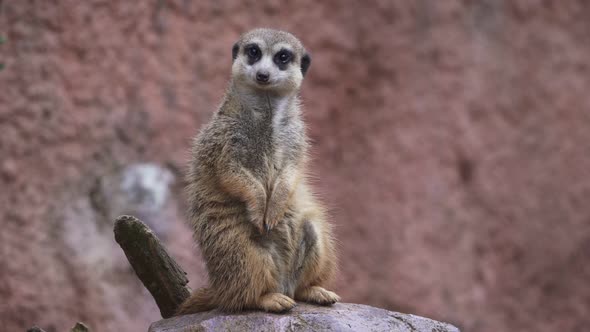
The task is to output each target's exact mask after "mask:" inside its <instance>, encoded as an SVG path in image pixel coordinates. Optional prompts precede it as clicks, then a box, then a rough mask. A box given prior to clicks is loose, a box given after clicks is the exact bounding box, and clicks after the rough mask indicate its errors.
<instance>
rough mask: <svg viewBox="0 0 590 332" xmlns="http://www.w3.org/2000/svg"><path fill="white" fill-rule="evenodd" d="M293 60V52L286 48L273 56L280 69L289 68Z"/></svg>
mask: <svg viewBox="0 0 590 332" xmlns="http://www.w3.org/2000/svg"><path fill="white" fill-rule="evenodd" d="M291 61H293V53H291V51H289V50H286V49H282V50H280V51H278V52H277V53H276V54H275V56H274V57H273V62H274V63H275V64H276V65H277V66H278V67H279V69H280V70H285V69H287V66H288V65H289V63H290V62H291Z"/></svg>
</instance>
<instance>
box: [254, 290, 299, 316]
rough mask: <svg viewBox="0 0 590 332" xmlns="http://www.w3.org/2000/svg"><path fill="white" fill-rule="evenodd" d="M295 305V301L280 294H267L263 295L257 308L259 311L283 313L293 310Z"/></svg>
mask: <svg viewBox="0 0 590 332" xmlns="http://www.w3.org/2000/svg"><path fill="white" fill-rule="evenodd" d="M296 305H297V303H295V301H294V300H293V299H292V298H290V297H288V296H286V295H283V294H281V293H268V294H265V295H263V296H262V297H261V298H260V300H259V302H258V306H259V307H260V309H262V310H264V311H268V312H285V311H288V310H291V309H293V307H295V306H296Z"/></svg>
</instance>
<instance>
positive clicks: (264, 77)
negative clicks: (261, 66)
mask: <svg viewBox="0 0 590 332" xmlns="http://www.w3.org/2000/svg"><path fill="white" fill-rule="evenodd" d="M269 78H270V74H269V73H268V72H267V71H263V70H259V71H258V72H257V73H256V81H258V83H260V84H268V79H269Z"/></svg>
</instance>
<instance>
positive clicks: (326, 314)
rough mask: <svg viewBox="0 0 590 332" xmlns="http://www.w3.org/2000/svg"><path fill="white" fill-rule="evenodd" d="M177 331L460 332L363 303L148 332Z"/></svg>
mask: <svg viewBox="0 0 590 332" xmlns="http://www.w3.org/2000/svg"><path fill="white" fill-rule="evenodd" d="M164 331H166V332H175V331H178V332H180V331H203V332H205V331H392V332H459V329H458V328H456V327H454V326H453V325H450V324H447V323H442V322H438V321H435V320H432V319H428V318H424V317H420V316H414V315H409V314H402V313H398V312H393V311H388V310H384V309H379V308H374V307H370V306H366V305H362V304H352V303H337V304H335V305H334V306H332V307H320V306H314V305H310V304H299V305H298V306H297V307H296V308H295V309H293V311H291V312H289V313H286V314H269V313H265V312H261V311H250V312H245V313H240V314H224V313H221V312H219V311H217V310H213V311H208V312H203V313H198V314H193V315H186V316H179V317H173V318H169V319H164V320H161V321H158V322H155V323H153V324H152V325H151V326H150V328H149V332H164Z"/></svg>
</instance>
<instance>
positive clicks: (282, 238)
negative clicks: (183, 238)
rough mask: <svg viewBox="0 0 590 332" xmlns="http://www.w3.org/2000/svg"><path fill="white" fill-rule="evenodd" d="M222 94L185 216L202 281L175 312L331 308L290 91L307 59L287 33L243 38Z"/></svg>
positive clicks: (328, 244)
mask: <svg viewBox="0 0 590 332" xmlns="http://www.w3.org/2000/svg"><path fill="white" fill-rule="evenodd" d="M232 59H233V60H232V70H231V80H230V83H229V87H228V88H227V90H226V93H225V96H224V98H223V101H222V103H221V106H220V107H219V108H218V110H217V112H215V114H214V115H213V118H212V120H211V121H210V123H209V124H208V125H206V126H205V127H204V128H203V129H202V130H201V132H200V133H199V135H198V136H197V137H196V139H195V142H194V145H193V149H192V160H191V164H190V171H189V173H188V176H187V180H188V187H187V193H188V199H189V204H190V212H189V215H190V216H189V218H190V221H191V223H192V226H193V227H194V231H195V239H196V240H197V242H198V243H199V246H200V248H201V251H202V255H203V258H204V260H205V262H206V266H207V271H208V274H209V285H208V286H207V287H205V288H201V289H198V290H196V291H195V292H193V294H192V295H191V296H190V297H189V298H188V299H187V300H186V301H185V302H184V303H183V304H182V305H181V306H180V307H179V309H178V314H188V313H195V312H200V311H206V310H210V309H214V308H218V309H220V310H223V311H228V312H235V311H241V310H245V309H261V310H265V311H268V312H284V311H288V310H290V309H291V308H293V307H294V306H295V305H296V302H295V301H303V302H309V303H314V304H319V305H331V304H333V303H335V302H337V301H339V300H340V298H339V297H338V295H336V294H335V293H334V292H331V291H328V290H326V289H325V288H324V285H325V284H326V283H328V282H329V281H330V280H331V279H332V277H333V276H334V274H335V271H336V252H335V248H334V239H333V237H332V230H331V226H330V224H329V223H328V222H327V221H326V217H325V212H324V209H323V208H322V206H321V205H320V203H319V202H318V201H317V200H316V198H315V197H314V195H313V194H312V192H311V190H310V187H309V185H308V183H307V181H306V164H307V162H308V159H309V158H308V153H307V150H308V147H309V143H308V139H307V136H306V133H305V125H304V122H303V120H302V115H301V106H300V101H299V90H300V87H301V83H302V80H303V77H304V76H305V74H306V72H307V70H308V69H309V67H310V63H311V58H310V56H309V54H308V53H307V52H306V50H305V48H304V47H303V45H302V43H301V42H300V41H299V40H298V39H297V38H296V37H294V36H293V35H292V34H290V33H287V32H284V31H277V30H271V29H256V30H252V31H250V32H247V33H245V34H244V35H242V36H241V38H240V39H239V40H238V42H236V43H235V45H233V48H232Z"/></svg>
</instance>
